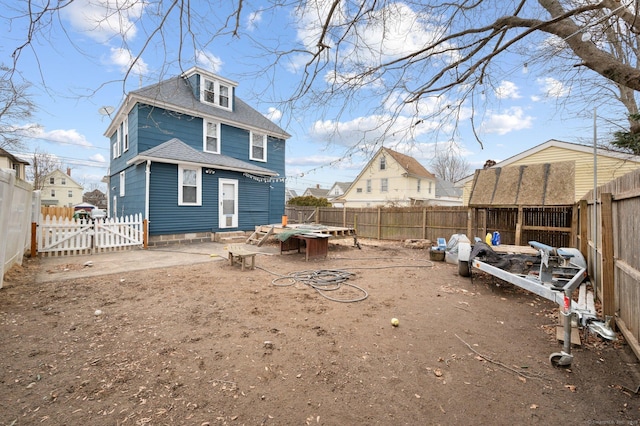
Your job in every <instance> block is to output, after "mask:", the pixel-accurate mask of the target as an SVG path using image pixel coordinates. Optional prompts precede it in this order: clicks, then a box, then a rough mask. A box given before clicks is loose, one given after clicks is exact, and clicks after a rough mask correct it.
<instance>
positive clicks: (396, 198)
mask: <svg viewBox="0 0 640 426" xmlns="http://www.w3.org/2000/svg"><path fill="white" fill-rule="evenodd" d="M442 182H443V181H442ZM456 192H457V191H456V190H455V188H453V187H452V185H449V184H447V183H440V184H439V179H438V178H436V176H435V175H434V174H433V173H431V172H430V171H428V170H427V169H426V168H425V167H424V166H423V165H422V164H420V163H419V162H418V161H417V160H416V159H415V158H413V157H410V156H408V155H404V154H400V153H399V152H396V151H393V150H391V149H389V148H385V147H382V148H380V149H379V150H378V152H376V154H375V155H374V156H373V158H372V159H371V160H370V161H369V163H368V164H367V165H366V166H365V167H364V169H363V170H362V171H361V172H360V174H359V175H358V177H357V178H356V179H355V181H354V182H353V183H352V184H351V186H349V188H348V189H347V190H346V191H345V193H344V194H343V195H342V196H339V197H337V198H336V199H335V200H334V202H340V203H343V205H344V207H374V206H400V207H404V206H416V205H432V206H433V205H461V204H462V197H461V194H460V195H459V196H456Z"/></svg>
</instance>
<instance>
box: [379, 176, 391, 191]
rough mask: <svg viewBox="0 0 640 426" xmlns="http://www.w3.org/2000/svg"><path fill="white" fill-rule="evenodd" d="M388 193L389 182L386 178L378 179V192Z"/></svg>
mask: <svg viewBox="0 0 640 426" xmlns="http://www.w3.org/2000/svg"><path fill="white" fill-rule="evenodd" d="M388 191H389V180H388V179H387V178H382V179H380V192H388Z"/></svg>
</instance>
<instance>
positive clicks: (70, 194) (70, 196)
mask: <svg viewBox="0 0 640 426" xmlns="http://www.w3.org/2000/svg"><path fill="white" fill-rule="evenodd" d="M68 196H69V198H73V191H71V190H69V192H68Z"/></svg>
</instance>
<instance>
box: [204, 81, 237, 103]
mask: <svg viewBox="0 0 640 426" xmlns="http://www.w3.org/2000/svg"><path fill="white" fill-rule="evenodd" d="M203 80H204V84H203V85H202V88H203V89H202V95H201V99H202V101H203V102H206V103H209V104H213V105H216V106H219V107H220V108H224V109H232V106H231V87H230V86H228V85H226V84H224V83H221V82H219V81H216V80H209V79H207V78H204V79H203Z"/></svg>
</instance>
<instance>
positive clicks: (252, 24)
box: [247, 10, 262, 31]
mask: <svg viewBox="0 0 640 426" xmlns="http://www.w3.org/2000/svg"><path fill="white" fill-rule="evenodd" d="M260 22H262V11H261V10H256V11H255V12H251V13H250V14H249V16H247V30H248V31H253V30H255V29H256V27H257V26H259V25H260Z"/></svg>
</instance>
